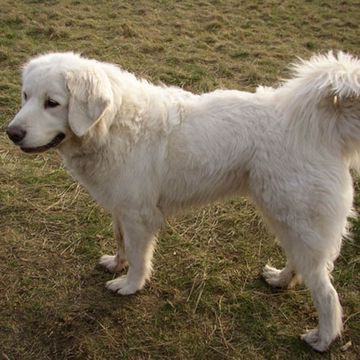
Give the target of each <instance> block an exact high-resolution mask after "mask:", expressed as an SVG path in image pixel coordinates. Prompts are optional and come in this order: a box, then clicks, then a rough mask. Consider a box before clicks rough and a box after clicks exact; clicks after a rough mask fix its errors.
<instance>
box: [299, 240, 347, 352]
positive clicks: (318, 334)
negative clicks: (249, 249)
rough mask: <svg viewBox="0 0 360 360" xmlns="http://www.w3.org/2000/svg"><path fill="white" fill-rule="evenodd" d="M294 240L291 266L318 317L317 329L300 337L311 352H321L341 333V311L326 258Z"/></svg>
mask: <svg viewBox="0 0 360 360" xmlns="http://www.w3.org/2000/svg"><path fill="white" fill-rule="evenodd" d="M296 240H297V241H296V243H294V244H293V245H294V248H293V251H294V252H293V253H294V254H298V256H297V257H293V259H294V267H295V269H296V271H297V272H298V273H299V274H301V276H302V277H303V279H304V283H305V285H306V286H307V287H308V288H309V290H310V292H311V297H312V299H313V302H314V305H315V307H316V309H317V312H318V315H319V324H318V327H317V328H315V329H312V330H310V331H308V332H307V333H305V334H304V335H302V336H301V338H302V339H303V340H304V341H305V342H307V343H308V344H309V345H310V346H311V347H312V348H313V349H315V350H317V351H320V352H323V351H326V350H327V349H328V347H329V345H330V344H331V342H332V341H333V340H334V339H335V338H336V337H337V336H339V335H340V333H341V330H342V309H341V305H340V301H339V297H338V294H337V292H336V290H335V288H334V287H333V285H332V283H331V280H330V272H329V270H330V269H329V261H330V259H328V258H327V257H326V256H327V255H325V254H324V253H323V252H322V251H319V250H317V249H314V248H313V247H310V246H309V245H308V244H306V243H305V242H303V239H301V238H298V239H296ZM312 243H314V242H312Z"/></svg>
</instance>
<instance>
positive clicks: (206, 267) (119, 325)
mask: <svg viewBox="0 0 360 360" xmlns="http://www.w3.org/2000/svg"><path fill="white" fill-rule="evenodd" d="M358 5H359V4H358V3H357V2H356V1H342V2H338V1H326V2H325V1H302V2H298V1H289V0H286V1H275V0H273V1H261V0H257V1H251V2H250V1H247V2H246V1H244V2H239V1H235V0H227V1H221V0H201V1H190V0H184V1H181V2H174V1H160V0H159V1H145V0H144V1H136V2H132V1H122V2H118V1H90V0H87V1H70V0H65V1H55V0H53V1H40V0H37V1H36V0H33V1H23V2H13V1H10V0H0V8H1V13H0V30H1V36H0V65H1V66H0V125H1V124H3V125H4V124H6V122H7V121H8V120H9V119H10V118H11V117H12V116H13V114H14V113H15V111H16V109H17V107H18V105H19V89H20V88H19V86H20V81H19V67H20V64H22V63H23V62H24V61H25V60H26V59H27V58H28V57H29V56H31V55H33V54H36V53H39V52H44V51H51V50H75V51H80V52H83V53H84V54H85V55H88V56H92V57H96V58H98V59H100V60H103V61H112V62H115V63H118V64H121V65H122V66H123V67H124V68H126V69H129V70H130V71H133V72H136V73H137V74H138V75H140V76H143V77H145V78H148V79H150V80H152V81H155V82H157V81H162V82H165V83H168V84H175V85H178V86H182V87H185V88H187V89H189V90H192V91H195V92H202V91H208V90H212V89H214V88H217V87H226V88H237V89H246V90H251V89H253V88H254V87H255V86H256V85H257V84H259V83H261V84H273V83H275V82H276V81H277V80H278V79H279V77H284V76H286V74H287V72H286V67H287V65H288V63H289V62H290V61H293V60H294V58H295V57H296V56H309V55H310V54H311V53H312V52H314V51H324V50H328V49H343V50H348V51H350V52H353V53H355V54H356V53H357V54H358V55H359V53H358V44H359V25H358V24H359V23H360V12H359V11H358ZM359 235H360V223H359V222H355V223H354V241H353V242H347V243H346V244H345V246H344V249H343V252H342V256H341V257H340V259H339V260H338V262H337V267H336V271H335V273H334V278H335V280H334V281H335V284H336V287H337V289H338V290H339V293H340V298H341V302H342V304H343V306H344V311H345V330H344V335H343V338H342V339H341V340H338V341H337V342H335V344H334V345H333V347H332V348H331V350H330V352H328V353H327V354H324V355H320V354H316V353H314V352H313V351H312V350H310V349H309V348H308V347H307V346H305V345H304V344H303V343H302V342H300V340H299V338H298V335H299V334H300V333H301V332H303V331H304V329H306V328H307V327H312V326H314V325H315V323H316V314H315V310H314V307H313V305H312V303H311V300H310V296H309V293H308V291H306V290H304V289H302V288H299V289H296V290H292V291H275V290H273V289H270V288H269V287H268V286H266V285H265V283H264V282H263V281H262V280H261V278H260V270H261V268H262V266H263V265H264V264H265V263H267V262H268V261H270V262H271V263H273V264H275V265H278V266H281V265H282V264H283V260H284V259H283V257H282V255H281V251H280V249H279V248H278V246H277V245H276V244H275V243H274V241H273V237H272V236H271V235H270V234H268V232H267V231H266V229H265V227H264V226H263V223H262V221H261V218H260V217H258V216H257V214H256V213H255V211H254V209H253V207H252V206H251V204H249V203H247V202H246V201H245V200H242V199H237V200H229V201H227V202H226V203H218V204H214V205H212V206H209V207H206V208H203V209H200V210H196V211H191V212H188V213H186V214H184V215H182V216H179V217H177V218H174V219H170V220H169V223H168V225H167V226H166V227H165V228H164V229H163V230H162V231H161V233H160V234H159V241H158V242H159V244H158V248H157V251H156V254H155V272H154V277H153V280H152V282H151V284H149V285H148V286H147V287H146V289H145V290H144V291H142V292H141V293H139V294H138V295H135V296H131V297H117V296H115V295H113V294H111V293H110V292H108V291H107V290H106V289H105V288H104V286H103V284H104V282H105V281H106V280H108V279H110V277H111V275H110V274H106V273H104V272H103V271H102V270H101V269H99V268H98V267H97V266H96V265H95V264H96V262H97V259H98V257H99V256H100V255H101V254H102V253H109V252H112V251H114V248H115V244H114V243H113V240H112V231H111V224H110V218H109V216H108V214H106V213H105V212H104V211H103V210H102V209H101V208H99V207H98V205H96V204H95V203H94V202H93V201H92V200H91V199H90V198H89V196H88V195H87V194H86V192H85V191H84V190H83V189H82V188H81V187H79V186H78V185H77V184H76V183H74V182H73V181H72V180H71V179H70V177H69V176H68V175H67V174H66V172H65V171H64V170H63V169H62V167H61V165H60V160H59V158H58V157H57V155H56V154H55V153H53V152H52V153H49V154H45V155H39V156H35V157H33V156H32V157H29V156H25V155H23V154H20V152H19V151H18V150H16V149H15V148H14V147H13V146H11V145H10V144H9V142H8V141H7V139H5V136H4V135H3V134H1V135H0V245H1V246H0V260H1V261H0V292H1V296H0V357H1V356H2V357H3V358H4V359H12V360H13V359H14V360H15V359H24V360H27V359H29V360H30V359H39V360H40V359H208V360H210V359H214V360H215V359H216V360H218V359H317V358H326V359H357V358H358V356H359V345H360V326H359V317H360V315H359V311H360V308H359V293H360V279H359V267H360V247H359V241H358V239H359ZM349 341H351V342H352V346H350V348H349V349H348V350H347V351H345V352H344V351H342V349H341V348H342V346H343V345H344V344H346V343H347V342H349Z"/></svg>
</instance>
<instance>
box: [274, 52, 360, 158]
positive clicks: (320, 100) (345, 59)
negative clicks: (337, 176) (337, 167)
mask: <svg viewBox="0 0 360 360" xmlns="http://www.w3.org/2000/svg"><path fill="white" fill-rule="evenodd" d="M292 72H293V78H291V79H290V80H287V81H285V82H284V84H283V85H282V86H281V87H280V88H279V89H278V97H277V100H278V104H277V108H278V110H279V111H280V112H281V113H282V114H283V115H284V116H285V117H286V119H288V121H289V124H290V125H291V127H292V128H294V132H292V133H295V134H296V136H298V137H301V138H303V137H304V136H305V137H307V138H309V139H313V140H314V141H321V142H322V143H324V142H327V141H329V142H334V141H336V140H337V141H338V142H339V143H341V144H342V145H341V146H343V147H344V149H345V148H346V151H349V148H351V149H352V151H357V150H356V149H359V150H360V60H359V58H357V57H355V56H352V55H350V54H347V53H343V52H339V53H337V54H334V53H333V52H332V51H330V52H328V53H327V54H325V55H315V56H313V57H312V58H310V60H301V59H300V60H299V61H298V62H297V63H295V64H293V65H292Z"/></svg>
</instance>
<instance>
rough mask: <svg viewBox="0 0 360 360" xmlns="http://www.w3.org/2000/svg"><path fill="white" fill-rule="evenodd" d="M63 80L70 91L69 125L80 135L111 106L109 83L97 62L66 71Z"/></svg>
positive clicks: (111, 94)
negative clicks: (82, 67) (83, 67)
mask: <svg viewBox="0 0 360 360" xmlns="http://www.w3.org/2000/svg"><path fill="white" fill-rule="evenodd" d="M65 82H66V86H67V88H68V91H69V93H70V100H69V126H70V128H71V130H72V131H73V132H74V133H75V135H77V136H79V137H80V136H83V135H85V134H86V132H87V131H88V130H89V129H90V128H91V127H92V126H94V125H95V124H96V123H97V122H98V121H100V120H101V119H102V117H103V116H104V114H105V112H106V111H107V110H108V109H109V108H110V107H111V105H112V103H113V93H112V89H111V84H110V81H109V79H108V77H107V75H106V73H105V72H104V71H103V70H102V69H101V67H100V66H97V64H92V65H91V66H88V67H86V68H85V69H79V70H78V69H77V70H74V71H69V72H67V73H66V74H65Z"/></svg>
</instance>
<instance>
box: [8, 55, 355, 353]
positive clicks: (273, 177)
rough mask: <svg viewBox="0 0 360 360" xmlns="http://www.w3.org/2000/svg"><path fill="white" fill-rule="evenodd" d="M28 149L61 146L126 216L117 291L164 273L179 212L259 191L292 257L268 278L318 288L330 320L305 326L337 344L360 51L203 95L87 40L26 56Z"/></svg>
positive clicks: (24, 135) (21, 117) (121, 224)
mask: <svg viewBox="0 0 360 360" xmlns="http://www.w3.org/2000/svg"><path fill="white" fill-rule="evenodd" d="M6 131H7V134H8V136H9V138H10V139H11V140H12V141H13V142H14V143H15V144H16V145H18V146H19V147H20V148H21V149H22V150H23V151H24V152H27V153H38V152H42V151H45V150H48V149H50V148H56V149H57V150H58V152H59V153H60V154H61V156H62V158H63V160H64V163H65V166H66V167H67V168H68V170H69V171H70V172H71V174H72V175H73V176H74V177H75V178H76V179H77V180H78V181H79V182H80V183H81V184H83V185H84V186H85V187H86V188H87V189H88V191H89V192H90V194H91V195H92V196H93V197H94V198H95V199H96V200H97V201H98V202H99V203H100V204H102V206H104V207H105V208H106V209H108V210H109V211H110V212H111V213H112V216H113V224H114V231H115V237H116V240H117V244H118V250H117V253H116V255H114V256H111V255H104V256H102V257H101V259H100V264H101V265H103V266H104V267H105V268H106V269H108V270H110V271H112V272H119V271H121V270H123V269H124V267H126V266H128V271H127V274H126V275H123V276H119V277H117V278H115V279H114V280H111V281H108V282H107V284H106V286H107V288H109V289H110V290H112V291H114V292H116V293H118V294H121V295H128V294H133V293H135V292H136V291H138V290H140V289H142V288H143V287H144V285H145V282H146V281H147V280H149V278H150V275H151V259H152V256H153V250H154V236H155V234H156V232H157V231H158V230H159V228H160V226H161V225H162V224H163V222H164V219H165V218H166V216H168V215H169V214H172V213H174V212H175V211H176V210H178V209H183V208H184V207H187V206H192V205H200V204H206V203H208V202H210V201H214V200H216V199H219V198H223V197H225V196H229V195H234V194H239V195H246V196H249V197H250V198H251V199H252V201H253V202H254V203H255V204H256V205H257V206H258V208H259V209H260V210H261V211H262V213H263V215H264V217H265V219H266V220H267V222H268V224H269V225H270V227H271V228H272V230H273V231H274V232H275V234H276V236H277V238H278V239H279V241H280V244H281V246H282V248H283V249H284V252H285V253H286V256H287V263H286V266H285V267H284V268H283V269H281V270H278V269H275V268H273V267H271V266H265V268H264V271H263V276H264V278H265V280H266V281H267V282H268V283H269V284H270V285H271V286H276V287H283V288H286V287H287V286H288V285H289V284H290V282H293V278H294V277H296V278H297V279H302V280H303V281H304V283H305V285H306V286H307V287H308V288H309V289H310V292H311V296H312V299H313V301H314V304H315V307H316V309H317V311H318V315H319V324H318V327H317V328H315V329H313V330H310V331H308V332H307V333H306V334H304V335H302V339H303V340H305V341H306V342H307V343H309V344H310V345H311V346H312V347H313V348H314V349H315V350H318V351H325V350H326V349H327V348H328V347H329V345H330V343H331V342H332V340H334V339H335V338H336V337H337V336H338V335H340V333H341V330H342V310H341V306H340V302H339V298H338V295H337V292H336V290H335V289H334V287H333V285H332V283H331V277H330V272H331V270H332V269H333V262H334V260H335V259H336V258H337V256H338V255H339V252H340V247H341V242H342V238H343V237H344V235H346V233H347V218H348V217H349V216H350V215H351V210H352V202H353V195H354V189H353V182H352V177H351V174H350V168H351V167H352V166H353V165H356V163H357V162H358V161H357V160H358V159H359V152H360V61H359V59H357V58H356V57H353V56H351V55H349V54H346V53H342V52H340V53H337V54H333V53H332V52H330V53H328V54H326V55H318V56H314V57H312V58H311V59H310V60H309V61H299V62H297V63H296V64H295V65H294V66H293V77H292V78H291V79H290V80H287V81H285V82H283V83H282V85H281V86H279V87H277V88H267V87H259V88H258V89H257V90H256V92H255V93H248V92H242V91H233V90H218V91H214V92H211V93H206V94H202V95H195V94H192V93H190V92H187V91H184V90H182V89H179V88H176V87H166V86H155V85H153V84H151V83H149V82H147V81H144V80H140V79H137V78H136V77H135V76H134V75H132V74H130V73H128V72H126V71H124V70H122V69H121V68H119V67H117V66H115V65H112V64H108V63H102V62H98V61H96V60H90V59H87V58H84V57H81V56H79V55H77V54H74V53H51V54H47V55H40V56H38V57H35V58H33V59H31V60H30V61H29V62H28V63H27V64H25V66H24V68H23V85H22V108H21V110H20V111H19V112H18V113H17V114H16V116H15V118H14V119H13V120H12V121H11V122H10V124H9V126H8V128H7V130H6Z"/></svg>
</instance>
